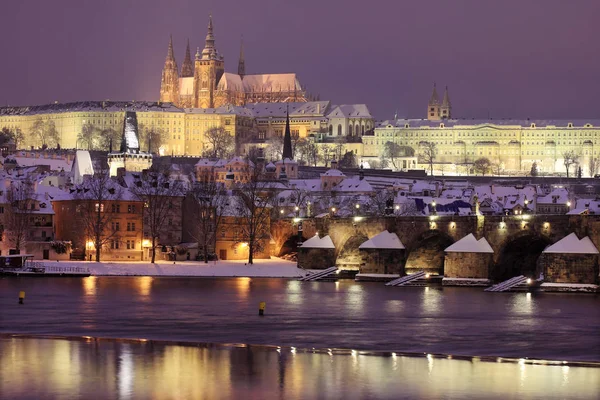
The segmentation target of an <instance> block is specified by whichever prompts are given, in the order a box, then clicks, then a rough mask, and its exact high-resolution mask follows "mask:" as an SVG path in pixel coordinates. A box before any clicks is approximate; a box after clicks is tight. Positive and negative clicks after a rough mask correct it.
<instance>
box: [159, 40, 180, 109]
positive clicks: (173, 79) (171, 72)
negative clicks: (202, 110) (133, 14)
mask: <svg viewBox="0 0 600 400" xmlns="http://www.w3.org/2000/svg"><path fill="white" fill-rule="evenodd" d="M160 101H162V102H170V103H175V104H177V103H179V72H178V70H177V61H175V55H174V54H173V37H171V38H170V40H169V50H168V51H167V59H166V60H165V66H164V67H163V71H162V77H161V80H160Z"/></svg>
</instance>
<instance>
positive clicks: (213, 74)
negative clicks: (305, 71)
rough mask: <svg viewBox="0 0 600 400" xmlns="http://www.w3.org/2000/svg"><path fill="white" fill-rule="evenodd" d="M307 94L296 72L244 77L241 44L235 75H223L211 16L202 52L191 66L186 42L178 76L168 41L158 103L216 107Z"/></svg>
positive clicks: (290, 99) (284, 99)
mask: <svg viewBox="0 0 600 400" xmlns="http://www.w3.org/2000/svg"><path fill="white" fill-rule="evenodd" d="M307 100H308V97H307V94H306V91H305V90H304V89H303V88H302V86H300V82H299V81H298V78H297V77H296V74H295V73H288V74H257V75H246V65H245V60H244V48H243V44H242V47H241V49H240V59H239V63H238V71H237V74H233V73H229V72H225V59H224V57H223V55H221V54H219V52H218V51H217V48H216V47H215V37H214V34H213V23H212V17H210V19H209V22H208V33H207V34H206V40H205V44H204V49H203V50H202V52H200V48H198V50H197V51H196V57H195V60H194V64H193V65H192V59H191V55H190V43H189V41H188V44H187V49H186V52H185V59H184V60H183V65H182V67H181V74H180V73H179V68H178V67H177V61H176V60H175V55H174V52H173V39H172V38H171V40H170V41H169V49H168V51H167V59H166V61H165V66H164V68H163V71H162V78H161V83H160V101H161V102H169V103H173V104H175V105H176V106H178V107H182V108H216V107H221V106H223V105H227V104H231V105H236V106H243V105H246V104H248V103H275V102H305V101H307Z"/></svg>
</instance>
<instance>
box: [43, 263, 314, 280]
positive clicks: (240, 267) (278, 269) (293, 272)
mask: <svg viewBox="0 0 600 400" xmlns="http://www.w3.org/2000/svg"><path fill="white" fill-rule="evenodd" d="M44 264H45V265H57V264H60V265H62V266H78V267H86V268H89V270H90V272H91V273H92V275H95V276H189V277H251V278H257V277H263V278H298V277H301V276H304V275H306V274H307V271H305V270H303V269H301V268H298V267H297V265H296V263H295V262H291V261H286V260H282V259H280V258H271V259H269V260H255V263H254V264H253V265H245V262H244V261H216V262H214V261H211V262H209V263H208V264H206V263H203V262H197V261H177V262H176V263H175V264H173V262H172V261H157V262H156V263H155V264H151V263H149V262H100V263H97V262H87V261H60V262H58V263H57V262H50V261H46V262H44Z"/></svg>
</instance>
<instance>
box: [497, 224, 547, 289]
mask: <svg viewBox="0 0 600 400" xmlns="http://www.w3.org/2000/svg"><path fill="white" fill-rule="evenodd" d="M551 243H552V241H551V240H550V239H548V238H546V237H544V236H540V235H535V234H526V235H521V236H517V237H515V238H512V239H509V240H507V242H506V244H505V245H504V246H503V248H502V250H501V251H500V255H499V257H498V262H497V263H496V266H495V267H494V270H493V271H492V274H491V275H492V279H493V280H494V281H496V282H502V281H505V280H507V279H510V278H512V277H515V276H519V275H525V276H528V277H532V278H537V277H538V276H539V274H540V272H541V271H540V270H539V269H538V265H537V263H538V259H539V257H540V255H541V254H542V251H544V249H545V248H546V246H548V245H549V244H551Z"/></svg>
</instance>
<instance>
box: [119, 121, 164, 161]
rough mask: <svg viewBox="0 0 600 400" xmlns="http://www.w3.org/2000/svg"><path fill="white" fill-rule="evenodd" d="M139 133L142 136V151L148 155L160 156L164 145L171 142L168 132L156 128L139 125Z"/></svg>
mask: <svg viewBox="0 0 600 400" xmlns="http://www.w3.org/2000/svg"><path fill="white" fill-rule="evenodd" d="M121 130H122V128H121ZM138 132H139V136H140V149H142V150H145V151H147V152H148V153H152V154H158V153H159V152H160V148H161V147H162V146H163V144H165V143H166V142H167V141H168V140H169V137H168V134H167V132H166V131H164V130H163V129H161V128H157V127H155V126H146V125H144V124H139V128H138Z"/></svg>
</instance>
